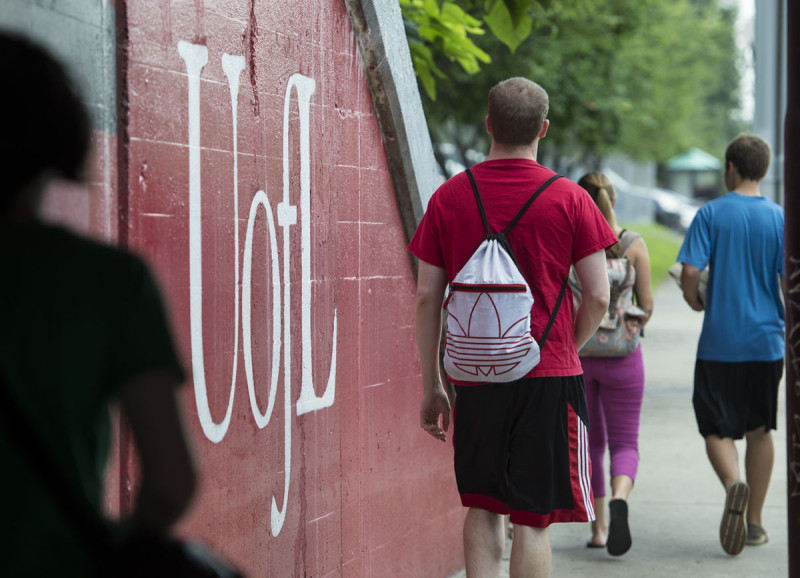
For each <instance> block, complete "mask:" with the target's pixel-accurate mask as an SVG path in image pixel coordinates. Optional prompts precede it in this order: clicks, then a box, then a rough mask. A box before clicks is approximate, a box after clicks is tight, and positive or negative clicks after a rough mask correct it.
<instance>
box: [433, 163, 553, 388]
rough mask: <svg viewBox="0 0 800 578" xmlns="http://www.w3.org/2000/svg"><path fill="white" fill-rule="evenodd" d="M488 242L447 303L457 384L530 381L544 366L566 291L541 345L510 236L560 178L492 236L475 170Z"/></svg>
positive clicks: (448, 346)
mask: <svg viewBox="0 0 800 578" xmlns="http://www.w3.org/2000/svg"><path fill="white" fill-rule="evenodd" d="M467 176H469V180H470V182H471V183H472V190H473V192H474V193H475V200H476V201H477V203H478V210H480V213H481V218H482V219H483V224H484V225H485V227H486V238H484V240H483V241H482V242H481V244H480V245H479V246H478V248H477V249H476V250H475V252H474V253H473V254H472V256H471V257H470V258H469V260H468V261H467V262H466V264H465V265H464V267H462V268H461V270H460V271H459V272H458V274H457V275H456V277H455V279H453V282H452V283H451V284H450V287H449V290H450V291H449V295H448V297H447V300H446V301H445V303H444V309H446V310H447V331H446V339H445V351H444V367H445V371H446V372H447V375H448V376H449V377H450V378H451V379H454V380H457V381H468V382H469V381H474V382H481V383H485V382H489V383H495V382H497V383H503V382H508V381H514V380H517V379H520V378H522V377H525V376H526V375H527V374H528V373H529V372H530V371H531V370H532V369H533V368H534V367H535V366H536V365H537V364H538V363H539V359H540V350H541V347H543V346H544V343H545V340H546V339H547V335H548V333H550V328H551V327H552V325H553V322H554V321H555V317H556V314H557V313H558V309H559V307H560V306H561V301H562V300H563V298H564V291H565V289H566V287H567V281H566V279H565V281H564V284H563V285H562V286H561V293H560V294H559V296H558V301H557V302H556V306H555V308H554V309H553V313H552V314H551V316H550V320H549V322H548V323H547V327H546V328H545V330H544V333H543V334H542V337H541V339H540V340H539V343H537V342H536V339H534V337H533V335H531V308H532V307H533V295H532V294H531V289H530V287H529V286H528V283H527V281H525V277H524V276H523V275H522V272H521V271H520V268H519V265H518V264H517V261H516V259H515V258H514V253H513V251H512V250H511V245H509V243H508V239H507V236H508V234H509V232H510V231H511V229H512V228H513V227H514V225H516V224H517V221H519V220H520V218H521V217H522V215H524V214H525V211H527V210H528V207H530V205H531V203H533V201H534V200H536V197H538V196H539V194H540V193H541V192H542V191H544V190H545V189H546V188H547V187H548V186H549V185H550V184H551V183H552V182H553V181H555V180H556V179H557V178H559V176H560V175H554V176H552V177H551V178H550V179H548V180H547V181H546V182H545V183H544V184H543V185H542V186H540V187H539V188H538V189H537V190H536V192H535V193H533V195H531V197H530V199H528V201H527V202H526V203H525V205H524V206H523V207H522V209H520V211H519V212H518V213H517V214H516V216H515V217H514V218H513V219H512V220H511V222H510V223H509V224H508V226H507V227H506V228H505V229H504V230H503V232H502V233H492V231H491V229H490V227H489V221H488V220H487V218H486V211H485V210H484V207H483V202H482V201H481V196H480V194H479V193H478V186H477V184H476V183H475V177H474V176H473V175H472V171H470V170H469V169H467Z"/></svg>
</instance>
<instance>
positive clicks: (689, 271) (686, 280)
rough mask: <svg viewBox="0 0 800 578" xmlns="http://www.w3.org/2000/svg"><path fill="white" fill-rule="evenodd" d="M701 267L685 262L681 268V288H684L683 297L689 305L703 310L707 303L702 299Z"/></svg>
mask: <svg viewBox="0 0 800 578" xmlns="http://www.w3.org/2000/svg"><path fill="white" fill-rule="evenodd" d="M699 287H700V269H698V268H697V267H694V266H692V265H687V264H686V263H684V264H683V269H682V270H681V289H683V298H684V299H685V300H686V302H687V303H688V304H689V307H691V308H692V309H694V310H695V311H702V310H703V309H705V305H704V304H703V302H702V301H701V300H700V293H699V291H698V289H699Z"/></svg>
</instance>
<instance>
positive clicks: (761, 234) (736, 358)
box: [678, 193, 785, 362]
mask: <svg viewBox="0 0 800 578" xmlns="http://www.w3.org/2000/svg"><path fill="white" fill-rule="evenodd" d="M783 220H784V216H783V208H781V207H780V206H778V205H777V204H775V203H774V202H772V201H770V200H768V199H766V198H764V197H749V196H744V195H739V194H737V193H728V194H727V195H725V196H724V197H721V198H719V199H715V200H713V201H711V202H710V203H707V204H706V205H704V206H703V207H702V208H701V209H700V211H698V213H697V216H695V218H694V221H692V225H691V227H689V231H688V233H687V234H686V238H685V239H684V241H683V246H682V247H681V250H680V253H679V254H678V261H679V262H681V263H686V264H689V265H693V266H694V267H697V268H698V269H700V270H702V269H704V268H705V266H706V265H710V267H709V278H708V288H707V296H706V304H705V317H704V319H703V330H702V333H701V334H700V342H699V344H698V346H697V357H698V359H703V360H706V361H725V362H742V361H777V360H779V359H782V358H783V357H784V354H785V349H784V347H785V346H784V308H783V302H782V300H781V286H780V281H779V277H783Z"/></svg>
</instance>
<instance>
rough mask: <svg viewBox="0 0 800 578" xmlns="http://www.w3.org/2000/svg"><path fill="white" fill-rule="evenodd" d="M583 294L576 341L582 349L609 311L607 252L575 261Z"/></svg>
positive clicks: (576, 327)
mask: <svg viewBox="0 0 800 578" xmlns="http://www.w3.org/2000/svg"><path fill="white" fill-rule="evenodd" d="M575 273H577V275H578V281H580V283H581V290H582V292H583V296H582V298H581V304H580V305H579V306H578V311H577V312H576V313H575V341H576V342H577V344H578V349H579V350H580V348H581V347H583V346H584V344H585V343H586V342H587V341H589V338H590V337H591V336H592V335H594V332H595V331H597V328H598V327H599V326H600V322H601V321H602V320H603V315H605V313H606V311H608V302H609V299H610V297H609V287H608V272H607V271H606V253H605V251H597V252H595V253H592V254H591V255H588V256H586V257H584V258H583V259H581V260H580V261H578V262H577V263H575Z"/></svg>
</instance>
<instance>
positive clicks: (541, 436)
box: [453, 375, 602, 528]
mask: <svg viewBox="0 0 800 578" xmlns="http://www.w3.org/2000/svg"><path fill="white" fill-rule="evenodd" d="M456 391H457V394H456V407H455V413H454V427H455V433H454V436H453V443H454V445H455V470H456V483H457V484H458V491H459V493H460V494H461V503H462V504H463V505H464V506H465V507H477V508H482V509H484V510H488V511H490V512H494V513H497V514H504V515H505V514H508V515H510V518H511V522H513V523H515V524H522V525H525V526H535V527H540V528H544V527H547V526H549V525H550V524H552V523H554V522H587V521H591V520H594V508H593V505H592V504H593V498H592V489H591V474H592V471H591V464H590V463H589V441H588V437H587V431H586V424H587V423H588V412H587V409H586V394H585V392H584V388H583V376H581V375H576V376H570V377H540V378H530V379H520V380H518V381H513V382H510V383H493V384H488V385H460V386H456ZM601 467H602V466H601Z"/></svg>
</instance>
